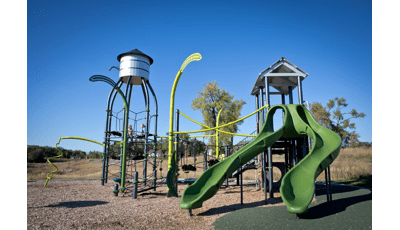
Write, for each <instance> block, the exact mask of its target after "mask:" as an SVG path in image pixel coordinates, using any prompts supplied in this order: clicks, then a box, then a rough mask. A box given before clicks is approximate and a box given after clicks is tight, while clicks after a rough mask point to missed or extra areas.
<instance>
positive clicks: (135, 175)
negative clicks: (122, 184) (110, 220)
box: [132, 171, 139, 199]
mask: <svg viewBox="0 0 400 230" xmlns="http://www.w3.org/2000/svg"><path fill="white" fill-rule="evenodd" d="M138 179H139V173H138V172H137V171H135V172H133V194H132V199H136V198H137V188H138V183H139V181H138Z"/></svg>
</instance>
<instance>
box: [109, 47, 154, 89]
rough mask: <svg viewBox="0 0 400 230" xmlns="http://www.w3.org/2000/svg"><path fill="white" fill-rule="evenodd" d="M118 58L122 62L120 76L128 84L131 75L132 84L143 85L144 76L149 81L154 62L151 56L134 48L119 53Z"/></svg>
mask: <svg viewBox="0 0 400 230" xmlns="http://www.w3.org/2000/svg"><path fill="white" fill-rule="evenodd" d="M117 59H118V61H119V62H120V65H119V77H120V78H121V79H122V82H124V83H127V84H128V80H129V77H131V81H130V82H129V84H131V85H141V84H142V78H144V79H145V80H146V81H149V75H150V65H151V64H153V59H152V58H151V57H149V56H148V55H146V54H144V53H142V52H140V50H138V49H134V50H131V51H128V52H126V53H123V54H120V55H118V57H117Z"/></svg>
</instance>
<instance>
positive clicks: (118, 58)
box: [117, 49, 153, 65]
mask: <svg viewBox="0 0 400 230" xmlns="http://www.w3.org/2000/svg"><path fill="white" fill-rule="evenodd" d="M132 54H133V55H139V56H143V57H146V58H148V59H150V65H151V64H153V59H152V58H151V57H150V56H148V55H146V54H144V53H142V52H141V51H140V50H138V49H134V50H131V51H128V52H126V53H123V54H120V55H118V57H117V60H118V61H119V62H120V61H121V58H122V57H123V56H126V55H132Z"/></svg>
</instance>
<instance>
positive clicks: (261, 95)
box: [258, 87, 265, 131]
mask: <svg viewBox="0 0 400 230" xmlns="http://www.w3.org/2000/svg"><path fill="white" fill-rule="evenodd" d="M258 92H259V95H260V102H261V103H260V106H261V107H263V106H264V92H263V88H262V87H260V88H259V91H258ZM264 111H265V109H263V110H261V111H260V115H261V116H262V117H261V118H260V131H261V129H262V127H263V126H264V121H265V112H264Z"/></svg>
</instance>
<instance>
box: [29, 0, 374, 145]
mask: <svg viewBox="0 0 400 230" xmlns="http://www.w3.org/2000/svg"><path fill="white" fill-rule="evenodd" d="M136 48H137V49H139V50H140V51H142V52H144V53H145V54H147V55H149V56H150V57H152V58H153V60H154V63H153V65H151V67H150V83H151V85H152V87H153V89H154V90H155V93H156V95H157V98H158V104H159V126H158V131H159V135H165V133H166V132H168V119H169V97H170V92H171V87H172V84H173V80H174V78H175V75H176V73H177V72H178V70H179V68H180V66H181V64H182V62H183V61H184V60H185V58H186V57H187V56H189V55H190V54H192V53H197V52H198V53H200V54H201V55H202V57H203V59H202V60H201V61H198V62H192V63H191V64H189V65H188V66H187V67H186V69H185V71H184V73H183V75H182V77H181V80H180V82H179V85H178V88H177V91H176V102H175V108H177V109H180V110H181V111H182V112H183V113H185V114H187V115H189V116H190V117H192V118H194V119H195V120H198V121H202V117H201V113H200V111H193V110H192V109H191V107H190V105H191V101H192V100H193V99H194V98H196V97H197V91H198V90H200V89H203V85H202V83H207V82H211V81H217V83H218V85H219V86H220V87H221V88H223V89H225V90H228V91H229V92H230V93H231V94H233V95H234V96H235V99H240V98H241V99H243V100H244V101H245V102H247V104H246V105H245V106H244V107H243V110H242V116H244V115H247V114H249V113H251V112H253V111H254V110H255V103H254V97H253V96H251V95H250V91H251V89H252V87H253V85H254V83H255V81H256V79H257V76H258V74H259V73H260V72H261V71H263V70H264V69H265V68H267V67H268V66H270V65H271V64H273V63H274V62H276V61H277V60H278V59H280V58H281V57H285V58H286V59H288V60H289V61H290V62H292V63H293V64H295V65H297V66H298V67H299V68H301V69H302V70H304V71H306V72H307V73H308V74H309V75H308V77H307V78H306V79H305V80H304V81H303V97H304V100H307V101H308V102H310V103H312V102H321V103H323V104H326V103H327V102H328V100H329V99H332V98H334V97H344V98H346V99H347V102H348V104H349V106H348V108H349V110H351V109H353V108H354V109H356V110H357V111H358V112H364V113H365V114H366V117H365V118H363V119H358V120H355V123H356V127H357V132H358V133H359V134H360V135H361V138H360V140H361V141H368V142H369V141H372V3H371V1H356V0H351V1H316V0H303V1H289V0H286V1H229V3H227V2H222V1H82V0H80V1H39V0H37V1H31V0H29V1H28V2H27V144H28V145H45V146H46V145H47V146H54V145H55V143H57V142H58V139H59V137H65V136H78V137H85V138H89V139H93V140H96V141H100V142H101V141H103V138H104V129H105V118H106V117H105V116H106V112H105V110H106V103H107V97H108V94H109V92H110V90H111V87H110V86H109V85H108V84H106V83H102V82H96V83H93V82H90V81H89V77H90V76H92V75H95V74H102V75H106V76H108V77H110V78H111V79H113V80H114V81H117V80H118V71H116V70H115V69H114V70H112V71H109V68H110V67H111V66H119V62H118V60H117V56H118V55H119V54H121V53H124V52H126V51H129V50H133V49H136ZM278 99H280V98H279V97H277V96H272V98H271V104H278V103H280V102H279V100H278ZM143 101H144V100H143V95H142V93H141V88H140V86H137V87H135V88H134V90H133V97H132V103H131V110H133V111H143V110H144V102H143ZM294 101H295V102H297V92H295V93H294ZM120 108H122V105H120ZM151 109H153V104H151ZM153 111H154V110H153ZM239 128H240V131H239V132H240V133H250V132H252V131H254V130H255V117H251V118H249V119H247V120H246V121H245V122H244V123H243V124H242V125H241V126H240V127H239ZM180 129H181V130H197V129H200V127H199V125H196V124H193V123H191V122H188V121H184V119H182V120H181V127H180ZM240 139H241V138H235V142H236V141H239V140H240ZM61 146H62V147H64V148H67V149H81V150H84V151H90V150H101V149H102V148H101V147H100V146H97V145H95V144H92V143H88V142H83V141H76V140H66V141H63V142H62V145H61Z"/></svg>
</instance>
